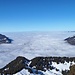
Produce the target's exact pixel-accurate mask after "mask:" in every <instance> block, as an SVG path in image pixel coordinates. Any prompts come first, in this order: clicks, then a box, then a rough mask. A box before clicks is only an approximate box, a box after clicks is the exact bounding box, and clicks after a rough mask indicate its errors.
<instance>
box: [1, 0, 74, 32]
mask: <svg viewBox="0 0 75 75" xmlns="http://www.w3.org/2000/svg"><path fill="white" fill-rule="evenodd" d="M67 30H68V31H69V30H73V31H74V30H75V0H0V32H18V31H67Z"/></svg>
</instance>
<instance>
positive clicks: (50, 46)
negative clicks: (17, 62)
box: [0, 31, 75, 75]
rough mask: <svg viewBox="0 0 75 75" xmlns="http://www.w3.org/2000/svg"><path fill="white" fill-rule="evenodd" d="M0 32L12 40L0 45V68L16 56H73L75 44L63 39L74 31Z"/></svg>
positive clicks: (29, 57)
mask: <svg viewBox="0 0 75 75" xmlns="http://www.w3.org/2000/svg"><path fill="white" fill-rule="evenodd" d="M1 34H4V35H6V36H8V37H9V38H11V39H13V40H14V41H13V42H12V44H2V45H0V68H2V67H3V66H5V65H6V64H7V63H9V62H10V61H11V60H13V59H15V58H16V57H17V56H24V57H26V58H28V59H32V58H34V57H36V56H61V57H63V56H67V57H73V56H75V46H72V45H69V44H68V43H66V42H65V41H64V39H65V38H67V37H69V36H73V35H75V32H67V31H64V32H13V33H1ZM47 73H48V72H47ZM47 75H50V74H47ZM52 75H53V74H52Z"/></svg>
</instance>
